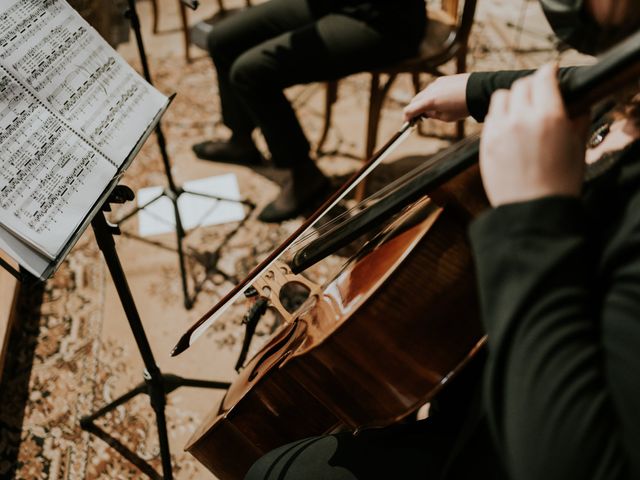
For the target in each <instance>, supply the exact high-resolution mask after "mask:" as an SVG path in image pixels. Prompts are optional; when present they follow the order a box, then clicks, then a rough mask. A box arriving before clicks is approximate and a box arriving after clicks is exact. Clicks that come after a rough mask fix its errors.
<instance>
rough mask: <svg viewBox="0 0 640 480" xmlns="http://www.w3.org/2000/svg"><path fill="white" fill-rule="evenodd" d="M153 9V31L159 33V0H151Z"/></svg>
mask: <svg viewBox="0 0 640 480" xmlns="http://www.w3.org/2000/svg"><path fill="white" fill-rule="evenodd" d="M151 9H152V11H153V33H158V23H159V18H160V12H159V11H158V0H151Z"/></svg>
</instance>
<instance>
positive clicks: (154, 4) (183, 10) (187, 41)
mask: <svg viewBox="0 0 640 480" xmlns="http://www.w3.org/2000/svg"><path fill="white" fill-rule="evenodd" d="M217 2H218V12H217V13H216V14H215V18H216V19H220V18H222V17H224V16H225V15H226V14H228V13H230V12H232V11H233V10H234V9H229V8H227V7H225V5H224V0H217ZM245 2H246V5H247V7H250V6H251V0H245ZM178 6H179V7H180V20H181V22H182V34H183V36H184V58H185V59H186V60H187V63H191V62H192V60H193V58H192V57H191V51H190V49H189V46H190V45H191V34H190V32H189V17H188V16H187V10H188V7H187V6H185V5H184V4H183V3H182V2H181V1H180V0H178ZM151 8H152V10H153V33H158V18H159V15H160V14H159V9H158V0H151Z"/></svg>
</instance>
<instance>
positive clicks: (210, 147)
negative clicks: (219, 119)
mask: <svg viewBox="0 0 640 480" xmlns="http://www.w3.org/2000/svg"><path fill="white" fill-rule="evenodd" d="M192 149H193V152H194V153H195V154H196V157H198V158H200V159H201V160H209V161H211V162H220V163H231V164H234V165H244V166H247V167H254V166H258V165H262V164H263V163H264V158H263V157H262V155H261V154H260V152H259V151H258V149H257V148H256V147H255V145H253V143H237V142H233V141H220V140H208V141H206V142H202V143H197V144H195V145H194V146H193V147H192Z"/></svg>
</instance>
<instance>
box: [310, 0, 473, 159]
mask: <svg viewBox="0 0 640 480" xmlns="http://www.w3.org/2000/svg"><path fill="white" fill-rule="evenodd" d="M460 2H462V3H463V5H462V7H461V6H460ZM476 3H477V0H441V8H440V9H437V8H435V9H434V8H429V11H428V16H429V21H428V24H427V28H426V31H425V36H424V38H423V40H422V42H421V44H420V48H419V51H418V54H417V55H416V56H415V57H412V58H409V59H406V60H403V61H401V62H399V63H397V64H394V65H390V66H389V67H386V68H382V69H379V70H375V71H372V72H370V73H371V91H370V96H369V112H368V119H367V133H366V143H365V154H364V158H365V159H369V158H371V156H372V155H373V153H374V150H375V148H376V143H377V140H378V125H379V123H380V115H381V112H382V106H383V104H384V101H385V99H386V97H387V94H388V93H389V90H390V89H391V87H392V85H393V83H394V81H395V80H396V78H397V77H398V75H400V74H402V73H408V74H411V76H412V79H413V85H414V88H415V90H416V93H417V92H418V91H420V74H421V73H429V74H431V75H435V76H442V75H444V73H443V72H442V71H441V70H440V67H441V66H443V65H444V64H446V63H448V62H449V61H451V60H455V61H456V71H457V73H463V72H465V71H466V66H467V65H466V58H467V49H468V41H469V34H470V33H471V27H472V25H473V18H474V15H475V10H476ZM383 76H386V77H387V78H386V81H384V82H383V81H382V80H383ZM337 98H338V81H337V80H336V81H332V82H327V84H326V100H325V119H324V127H323V131H322V134H321V136H320V140H319V141H318V146H317V150H318V151H320V150H321V148H322V146H323V145H324V142H325V140H326V139H327V134H328V133H329V128H330V126H331V116H332V115H331V114H332V109H333V105H334V103H335V102H336V101H337ZM456 133H457V135H458V137H460V138H461V137H463V136H464V122H458V123H457V125H456Z"/></svg>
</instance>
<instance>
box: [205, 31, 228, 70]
mask: <svg viewBox="0 0 640 480" xmlns="http://www.w3.org/2000/svg"><path fill="white" fill-rule="evenodd" d="M207 49H208V50H209V55H210V56H211V59H212V60H213V62H214V63H215V64H216V66H218V67H220V66H224V67H226V68H228V67H229V66H230V65H231V63H232V62H233V60H234V54H233V52H234V50H235V48H234V45H233V42H232V41H231V40H230V39H229V38H228V36H227V35H225V34H224V31H221V29H217V28H214V29H213V30H211V31H210V32H209V34H208V35H207Z"/></svg>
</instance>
